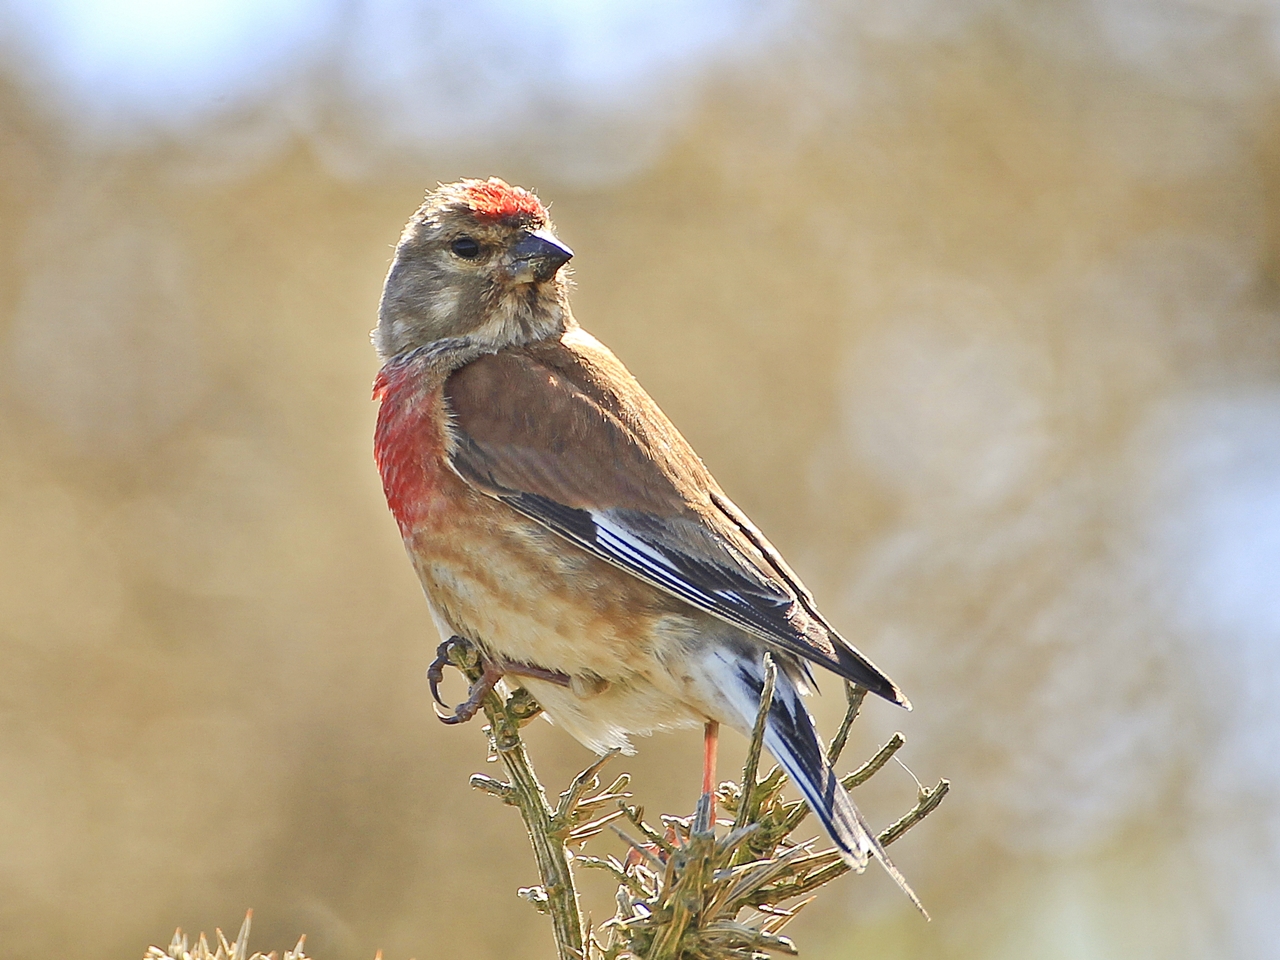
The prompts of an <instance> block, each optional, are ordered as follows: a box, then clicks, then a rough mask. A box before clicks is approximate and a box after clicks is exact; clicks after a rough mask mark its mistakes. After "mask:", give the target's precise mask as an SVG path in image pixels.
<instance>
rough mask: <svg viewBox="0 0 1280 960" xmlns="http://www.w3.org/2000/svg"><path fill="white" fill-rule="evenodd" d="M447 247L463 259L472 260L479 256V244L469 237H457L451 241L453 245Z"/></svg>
mask: <svg viewBox="0 0 1280 960" xmlns="http://www.w3.org/2000/svg"><path fill="white" fill-rule="evenodd" d="M449 249H451V250H452V251H453V252H454V255H455V256H459V257H461V258H462V259H463V260H474V259H475V258H476V257H478V256H480V244H478V243H476V242H475V241H474V240H472V239H471V238H470V237H459V238H458V239H457V240H455V241H453V245H452V246H451V247H450V248H449Z"/></svg>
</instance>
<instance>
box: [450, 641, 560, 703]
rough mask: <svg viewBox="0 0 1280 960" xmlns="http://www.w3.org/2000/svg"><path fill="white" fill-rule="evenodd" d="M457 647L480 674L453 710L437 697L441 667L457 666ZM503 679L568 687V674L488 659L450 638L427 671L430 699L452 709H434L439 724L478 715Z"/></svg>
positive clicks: (474, 648)
mask: <svg viewBox="0 0 1280 960" xmlns="http://www.w3.org/2000/svg"><path fill="white" fill-rule="evenodd" d="M459 648H465V649H466V652H467V653H470V654H472V655H474V656H476V658H477V660H478V663H477V665H478V666H479V667H480V675H479V676H478V677H476V678H475V680H473V681H472V683H471V688H470V689H469V690H468V691H467V699H466V700H464V701H463V702H462V703H460V704H458V705H457V706H456V707H453V708H450V707H449V705H448V704H447V703H445V702H444V700H443V699H442V698H441V697H440V681H442V680H443V679H444V668H445V667H447V666H450V665H456V664H455V661H454V659H453V654H454V651H455V650H458V649H459ZM504 676H516V677H531V678H532V679H535V680H545V681H547V682H548V683H554V684H557V685H559V686H562V687H567V686H569V675H568V674H565V673H561V672H560V671H559V670H549V669H547V668H546V667H539V666H535V665H534V664H529V663H519V662H517V661H513V660H506V659H503V658H490V657H487V656H485V655H484V654H483V653H481V652H480V651H479V650H478V649H477V648H476V647H475V646H473V645H472V644H470V643H468V642H467V641H466V640H464V639H463V638H462V637H450V638H449V639H448V640H446V641H444V643H442V644H440V646H438V647H436V658H435V659H434V660H432V661H431V666H430V667H428V668H427V682H428V683H429V684H430V685H431V696H432V698H433V699H434V700H435V702H436V703H437V704H439V705H440V707H444V708H445V709H446V710H449V709H451V710H452V712H450V713H444V712H442V711H441V710H440V709H439V707H437V708H436V716H437V717H439V718H440V720H441V722H442V723H448V724H455V723H466V722H467V721H468V720H470V719H471V718H472V717H474V716H475V715H476V714H477V713H479V711H480V705H481V704H482V703H483V702H484V698H485V697H486V696H487V695H488V694H489V691H491V690H492V689H493V688H494V687H495V686H497V684H498V681H499V680H501V679H502V678H503V677H504Z"/></svg>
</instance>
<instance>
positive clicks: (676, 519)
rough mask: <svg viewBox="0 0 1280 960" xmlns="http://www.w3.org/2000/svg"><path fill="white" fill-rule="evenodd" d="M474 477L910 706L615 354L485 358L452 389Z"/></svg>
mask: <svg viewBox="0 0 1280 960" xmlns="http://www.w3.org/2000/svg"><path fill="white" fill-rule="evenodd" d="M445 397H446V401H447V403H448V405H449V408H450V412H451V414H452V418H451V429H450V434H451V441H452V442H451V449H450V459H451V464H452V466H453V468H454V470H456V471H457V473H458V474H459V476H461V477H462V478H463V479H464V480H465V481H467V482H468V483H470V484H472V485H473V486H474V487H476V488H477V489H478V490H480V491H482V492H484V493H485V494H487V495H489V496H492V497H496V498H497V499H500V500H502V501H504V502H505V503H508V504H510V505H511V506H512V507H513V508H515V509H516V510H518V511H519V512H520V513H522V514H524V515H526V516H528V517H530V518H532V519H534V520H536V521H537V522H538V523H541V524H543V525H544V526H546V527H547V528H548V529H550V530H552V531H554V532H555V533H557V534H559V535H560V536H562V537H564V538H565V539H566V540H569V541H570V542H572V543H574V544H576V545H577V546H579V547H581V548H582V549H584V550H587V551H589V552H590V553H592V554H594V555H595V556H597V557H599V558H601V559H603V560H606V561H608V562H609V563H612V564H614V565H616V566H618V567H621V568H622V569H624V570H626V571H628V572H629V573H631V574H633V575H634V576H637V577H639V578H641V579H642V580H645V581H647V582H648V583H651V584H653V585H654V586H656V587H658V588H660V589H662V590H665V591H667V592H669V593H671V594H673V595H674V596H677V597H679V598H680V599H682V600H684V601H686V602H688V603H690V604H691V605H693V606H694V607H697V608H698V609H700V610H704V611H706V612H707V613H710V614H712V615H714V616H716V617H719V618H720V619H722V620H725V621H727V622H729V623H731V624H734V625H735V626H737V627H739V628H741V629H743V630H745V631H746V632H748V633H750V634H752V635H754V636H756V637H758V638H759V639H760V640H762V641H764V642H765V643H767V644H769V645H772V646H773V647H775V648H777V649H779V650H782V651H785V652H788V653H792V654H796V655H798V656H800V657H802V658H804V659H805V660H808V661H812V662H815V663H818V664H820V665H822V666H824V667H826V668H828V669H830V670H832V671H834V672H835V673H837V674H839V675H840V676H843V677H845V678H847V679H849V680H851V681H853V682H854V683H857V684H860V685H862V686H864V687H866V688H868V689H869V690H871V691H872V692H873V693H877V694H879V695H880V696H882V697H885V698H886V699H888V700H890V701H892V702H894V703H899V704H902V705H904V706H909V705H908V704H907V701H906V698H905V697H904V696H903V695H902V693H901V691H899V690H898V688H897V686H895V685H894V683H893V681H892V680H890V679H889V678H888V677H887V676H885V674H884V673H883V672H882V671H880V670H879V669H878V668H877V667H876V666H875V665H874V664H872V663H871V662H870V661H869V660H867V659H866V658H865V657H864V656H862V654H861V653H859V652H858V651H857V650H856V649H855V648H854V647H853V646H852V645H851V644H849V643H848V642H847V641H846V640H844V639H843V638H842V637H841V636H840V635H839V634H838V633H836V632H835V630H834V629H832V628H831V626H830V625H829V624H828V623H827V622H826V620H825V619H824V618H823V617H822V615H821V614H820V613H818V611H817V609H816V607H815V605H814V602H813V598H812V596H811V595H810V594H809V592H808V591H807V590H806V589H805V588H804V585H803V584H801V583H800V581H799V578H797V577H796V575H795V574H794V573H793V572H792V571H791V569H790V568H789V567H788V566H787V565H786V563H785V562H784V561H783V560H782V558H781V557H780V556H779V555H778V553H777V551H776V550H774V548H773V547H772V545H771V544H770V543H769V542H768V541H767V540H766V539H765V538H764V536H763V535H762V534H761V533H760V531H759V530H757V529H756V528H755V526H754V525H753V524H752V523H751V521H750V520H749V519H747V517H746V516H745V515H744V514H743V513H742V512H741V511H740V510H739V509H738V508H737V507H736V506H735V505H734V504H733V503H732V502H731V501H730V500H729V499H728V498H727V497H726V496H725V495H724V493H723V492H722V491H721V490H720V488H719V486H718V485H717V484H716V482H715V480H714V479H713V478H712V477H711V474H710V473H709V472H708V471H707V469H706V468H705V467H704V466H703V464H702V461H701V460H699V459H698V456H697V455H696V454H695V453H694V452H693V450H692V449H691V448H690V447H689V444H688V443H687V442H686V441H685V439H684V438H683V437H682V436H681V435H680V433H679V431H677V430H676V428H675V427H674V425H672V423H671V422H670V421H669V420H668V419H667V418H666V416H665V415H664V414H663V413H662V411H661V410H660V409H659V408H658V406H657V404H655V403H654V402H653V400H652V399H651V398H650V397H649V395H648V394H647V393H645V392H644V390H643V389H642V388H641V387H640V385H639V384H638V383H636V381H635V379H634V378H633V377H632V376H631V375H630V373H628V372H627V370H626V368H625V367H623V365H622V364H621V363H620V362H619V361H618V360H617V358H615V357H614V356H613V354H612V353H610V352H609V350H608V349H607V348H605V347H604V346H603V345H601V344H600V343H599V342H597V341H596V340H594V339H593V338H592V337H590V336H589V335H588V334H586V333H584V332H583V331H581V330H580V329H577V328H574V329H573V330H571V331H570V332H569V333H567V334H566V335H565V337H564V338H563V339H562V340H560V341H556V342H552V343H539V344H535V345H530V346H526V347H522V348H515V349H507V350H504V351H501V352H499V353H497V354H490V355H485V356H483V357H481V358H479V359H477V360H475V361H473V362H471V363H469V364H467V365H466V366H464V367H462V368H461V369H460V370H457V371H456V372H454V373H453V374H452V375H451V376H450V378H449V380H448V381H447V383H446V385H445Z"/></svg>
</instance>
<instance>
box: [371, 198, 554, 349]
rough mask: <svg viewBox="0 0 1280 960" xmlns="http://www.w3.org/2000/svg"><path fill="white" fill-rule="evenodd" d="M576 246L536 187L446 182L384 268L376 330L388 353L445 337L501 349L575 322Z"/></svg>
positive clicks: (378, 342)
mask: <svg viewBox="0 0 1280 960" xmlns="http://www.w3.org/2000/svg"><path fill="white" fill-rule="evenodd" d="M572 256H573V251H572V250H570V249H569V248H568V247H566V246H565V245H564V244H563V243H561V242H560V241H559V240H558V239H556V236H555V233H554V232H553V230H552V226H551V218H550V217H549V216H548V215H547V209H546V207H544V206H543V205H542V203H541V202H540V201H539V200H538V198H537V197H535V196H534V195H533V194H532V193H530V192H529V191H527V190H524V189H522V188H520V187H513V186H511V185H509V184H507V183H505V182H503V181H502V180H499V179H497V178H496V177H492V178H490V179H488V180H459V181H458V182H456V183H448V184H442V185H441V186H440V187H439V189H437V190H435V191H433V192H431V193H429V194H427V199H426V202H424V203H423V204H422V206H421V207H420V208H419V209H418V212H417V213H415V214H414V215H413V219H411V220H410V221H409V223H408V225H407V226H406V227H405V229H404V233H403V234H402V235H401V237H400V243H399V245H398V246H397V247H396V254H395V259H394V260H393V261H392V264H391V270H390V272H389V273H388V274H387V282H386V285H385V287H384V288H383V291H382V303H381V306H380V307H379V309H378V327H377V329H376V330H374V332H373V340H374V344H375V346H377V348H378V353H379V355H380V356H381V357H382V358H383V359H384V360H386V359H389V358H391V357H395V356H399V355H401V354H403V353H405V352H406V351H409V350H413V349H416V348H418V347H422V346H427V345H429V344H432V343H436V342H438V341H441V340H446V339H466V340H468V341H470V342H472V343H473V344H475V345H476V346H478V347H481V348H483V349H493V350H496V349H500V348H501V347H504V346H509V345H511V344H515V343H525V342H530V341H533V340H538V339H542V338H544V337H548V336H553V335H554V336H558V335H559V334H560V333H561V332H563V331H564V329H565V326H566V324H567V323H570V322H571V320H570V315H569V306H568V280H567V279H566V277H565V276H564V274H565V271H564V270H563V269H562V268H563V267H564V265H565V264H566V263H567V262H568V261H569V258H570V257H572Z"/></svg>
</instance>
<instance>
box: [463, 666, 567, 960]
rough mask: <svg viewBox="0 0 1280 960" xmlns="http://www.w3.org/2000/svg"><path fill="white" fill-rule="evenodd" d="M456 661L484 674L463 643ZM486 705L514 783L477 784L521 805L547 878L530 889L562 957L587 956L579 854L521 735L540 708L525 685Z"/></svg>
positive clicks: (491, 697) (492, 695) (475, 674)
mask: <svg viewBox="0 0 1280 960" xmlns="http://www.w3.org/2000/svg"><path fill="white" fill-rule="evenodd" d="M450 660H451V661H452V663H453V664H454V665H455V666H456V667H458V669H459V670H461V671H462V672H463V673H464V674H465V675H466V676H467V678H468V679H469V680H471V681H472V682H474V681H475V680H476V679H478V678H479V677H480V675H481V672H482V671H481V670H480V669H479V664H478V660H477V658H476V656H475V652H474V651H473V650H470V649H467V648H464V647H463V646H462V645H461V644H457V645H455V646H454V648H453V649H452V650H451V651H450ZM482 707H483V709H484V713H485V716H486V717H487V718H488V720H489V726H488V728H487V731H486V732H487V733H488V734H489V744H490V746H491V747H492V748H493V751H494V753H496V754H497V755H498V758H499V759H500V760H501V761H502V765H503V766H504V767H505V768H506V770H507V776H508V778H509V782H508V783H506V784H503V785H501V786H500V787H499V788H498V789H496V790H495V789H492V786H491V784H490V783H483V784H482V783H478V782H476V781H475V780H473V784H474V785H476V786H479V787H481V789H484V790H486V792H491V793H497V794H499V795H500V796H501V797H502V799H503V800H504V801H505V802H507V803H510V804H512V805H513V806H515V807H516V808H517V809H519V811H520V816H521V817H522V818H523V819H524V826H525V830H526V831H527V832H528V834H529V844H530V846H532V847H533V856H534V859H535V860H536V861H537V863H538V876H539V878H540V879H541V880H542V884H541V887H542V889H541V890H540V891H539V890H534V891H529V892H528V894H527V895H526V897H527V899H528V900H529V901H530V902H531V903H532V904H533V905H534V906H535V907H537V908H538V909H540V910H542V911H544V912H545V913H547V914H548V915H549V916H550V917H551V927H552V931H553V933H554V934H555V940H556V953H557V955H558V957H559V960H584V958H585V957H586V951H585V950H584V949H583V944H584V942H585V935H584V931H583V927H582V913H581V911H580V910H579V909H578V892H577V890H576V889H575V887H574V883H573V870H572V869H571V868H570V863H571V862H572V860H573V854H571V853H570V852H569V849H568V847H567V846H566V844H565V838H563V837H561V836H557V833H558V831H556V830H555V829H554V828H553V824H552V818H553V811H552V809H551V807H550V805H549V804H548V803H547V795H546V793H545V792H544V791H543V789H542V784H541V783H539V782H538V776H537V774H536V773H534V771H533V766H532V764H530V763H529V756H528V754H527V753H525V749H524V741H522V740H521V739H520V725H521V724H522V723H525V722H527V721H529V720H530V719H532V718H533V717H535V716H536V715H537V714H538V712H539V710H540V708H538V706H537V704H536V703H535V702H534V701H533V699H532V698H531V697H530V696H529V695H528V694H527V693H526V692H525V691H524V690H522V689H521V690H517V691H516V692H515V693H513V694H511V696H509V697H507V698H505V699H503V698H502V697H500V696H499V695H498V694H497V693H496V692H495V691H490V692H489V693H488V694H487V695H486V696H485V698H484V701H483V703H482ZM484 780H486V781H488V780H489V778H487V777H486V778H484ZM504 787H505V788H506V789H503V788H504ZM571 789H572V788H571Z"/></svg>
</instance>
